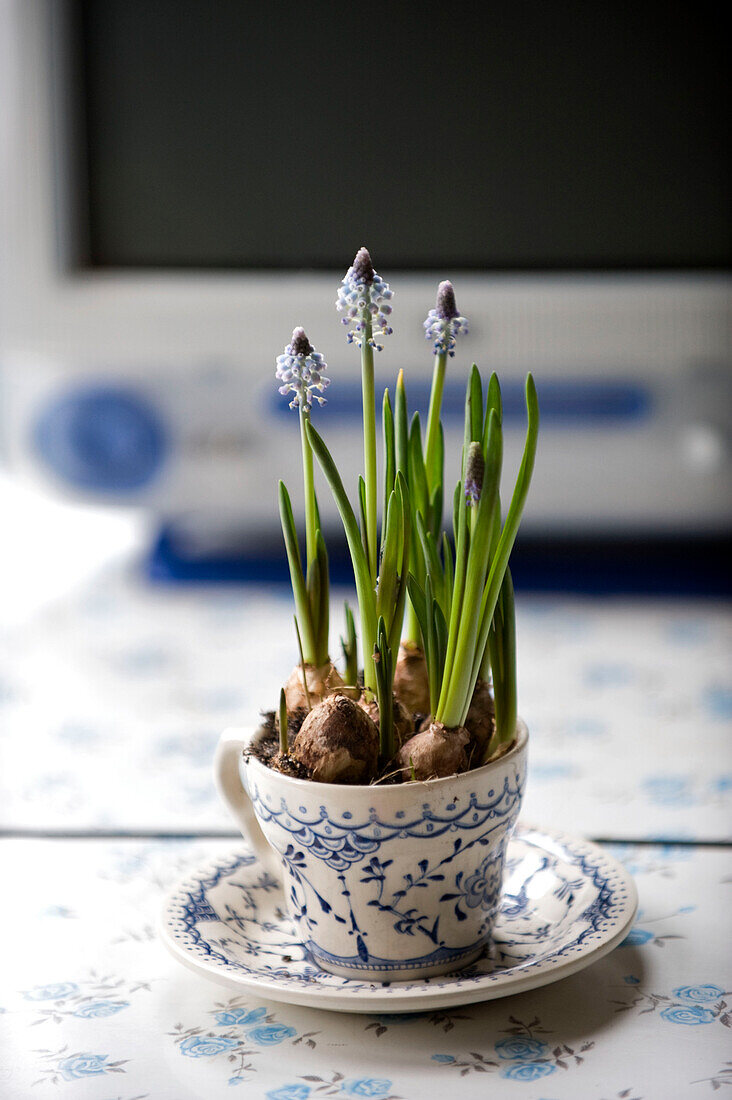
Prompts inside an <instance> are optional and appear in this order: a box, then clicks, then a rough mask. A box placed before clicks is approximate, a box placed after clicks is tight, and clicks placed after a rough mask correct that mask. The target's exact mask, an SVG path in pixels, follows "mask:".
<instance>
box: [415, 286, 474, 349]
mask: <svg viewBox="0 0 732 1100" xmlns="http://www.w3.org/2000/svg"><path fill="white" fill-rule="evenodd" d="M467 331H468V322H467V318H465V317H461V316H460V314H459V313H458V308H457V305H456V304H455V290H454V288H453V285H452V283H451V282H450V280H449V279H445V281H444V283H440V285H439V286H438V288H437V301H436V303H435V308H434V309H431V310H430V311H429V313H428V314H427V319H426V320H425V322H424V334H425V338H426V339H427V340H432V346H433V351H434V354H435V355H445V354H447V355H449V356H451V357H452V356H454V354H455V342H456V337H458V336H462V335H464V334H466V333H467Z"/></svg>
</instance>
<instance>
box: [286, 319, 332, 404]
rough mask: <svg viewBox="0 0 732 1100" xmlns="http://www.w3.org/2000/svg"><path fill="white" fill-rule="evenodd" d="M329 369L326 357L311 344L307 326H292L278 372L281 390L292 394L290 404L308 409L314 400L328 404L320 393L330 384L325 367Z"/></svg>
mask: <svg viewBox="0 0 732 1100" xmlns="http://www.w3.org/2000/svg"><path fill="white" fill-rule="evenodd" d="M324 370H327V364H326V362H325V359H324V358H323V356H322V355H321V354H320V352H319V351H316V350H315V348H314V347H313V346H312V344H311V343H310V341H309V340H308V338H307V336H306V335H305V329H304V328H300V327H299V326H298V328H296V329H293V332H292V339H291V340H290V343H289V344H288V345H287V347H286V348H285V350H284V352H283V353H282V355H278V356H277V367H276V369H275V376H276V377H277V378H278V379H279V381H280V382H282V385H281V386H280V387H279V392H280V393H281V394H282V396H283V397H285V396H287V395H288V394H292V400H291V401H290V408H291V409H295V408H297V407H298V406H299V407H300V408H302V409H304V410H305V411H306V412H309V411H310V408H311V407H312V403H313V401H314V400H315V401H317V402H318V404H319V405H325V403H326V401H325V398H324V397H321V396H320V394H321V393H322V392H323V390H324V389H326V388H327V386H328V385H329V384H330V379H329V378H326V377H325V375H324V374H323V371H324Z"/></svg>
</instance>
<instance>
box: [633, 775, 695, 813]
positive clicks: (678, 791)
mask: <svg viewBox="0 0 732 1100" xmlns="http://www.w3.org/2000/svg"><path fill="white" fill-rule="evenodd" d="M643 788H644V790H645V792H646V795H647V796H648V799H649V800H650V802H652V803H653V805H655V806H690V805H692V804H693V802H694V796H693V793H692V790H691V785H690V783H689V780H688V779H687V778H686V776H683V775H651V776H648V778H647V779H644V781H643Z"/></svg>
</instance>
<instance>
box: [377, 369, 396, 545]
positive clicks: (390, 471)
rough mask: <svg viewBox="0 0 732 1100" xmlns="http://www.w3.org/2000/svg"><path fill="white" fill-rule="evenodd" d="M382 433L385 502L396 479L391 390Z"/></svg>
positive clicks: (385, 404)
mask: <svg viewBox="0 0 732 1100" xmlns="http://www.w3.org/2000/svg"><path fill="white" fill-rule="evenodd" d="M381 434H382V438H383V441H384V502H386V501H388V499H389V497H390V496H391V494H392V492H393V491H394V479H395V477H396V444H395V439H394V415H393V413H392V411H391V400H390V398H389V391H388V390H384V400H383V403H382V411H381ZM385 538H386V536H385V534H384V525H383V523H382V529H381V552H382V553H383V552H384V540H385Z"/></svg>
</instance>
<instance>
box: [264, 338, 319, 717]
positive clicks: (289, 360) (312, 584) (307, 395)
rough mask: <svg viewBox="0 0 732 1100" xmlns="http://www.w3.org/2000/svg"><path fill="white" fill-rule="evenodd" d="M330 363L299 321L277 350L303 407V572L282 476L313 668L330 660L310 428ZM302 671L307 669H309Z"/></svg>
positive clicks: (295, 585) (302, 625)
mask: <svg viewBox="0 0 732 1100" xmlns="http://www.w3.org/2000/svg"><path fill="white" fill-rule="evenodd" d="M325 369H327V364H326V362H325V359H324V358H323V356H322V355H321V354H320V352H318V351H316V350H315V348H314V347H313V346H312V344H311V343H310V341H309V340H308V338H307V336H306V334H305V329H304V328H300V327H298V328H296V329H294V330H293V333H292V338H291V340H290V343H289V344H288V345H287V347H286V348H285V350H284V352H283V354H282V355H278V356H277V369H276V370H275V376H276V377H277V378H278V379H279V381H280V382H281V383H282V385H281V386H280V387H279V391H280V393H281V394H282V396H283V397H285V396H286V395H288V394H292V395H293V397H292V400H291V401H290V408H291V409H298V410H299V414H300V415H299V419H300V441H301V446H302V469H303V486H304V498H305V560H306V569H305V574H304V575H303V571H302V565H301V561H300V551H299V548H298V541H297V532H296V529H295V521H294V517H293V513H292V504H291V502H290V496H289V493H288V492H287V488H286V486H285V484H284V482H282V481H280V485H279V500H280V520H281V523H282V533H283V535H284V539H285V548H286V550H287V560H288V564H289V567H290V579H291V581H292V589H293V594H294V597H295V606H296V609H297V615H296V618H295V623H296V626H297V630H298V635H299V636H300V635H301V640H302V645H301V650H302V654H301V656H302V662H303V664H304V665H308V666H310V667H311V668H314V669H323V668H325V667H326V666H327V665H329V657H328V625H329V624H328V555H327V553H326V549H325V542H324V540H323V536H322V533H321V531H320V525H319V519H318V503H317V499H316V496H315V482H314V477H313V452H312V448H311V446H310V443H309V442H308V437H307V431H306V429H307V425H308V423H309V421H310V410H311V408H312V403H313V401H314V400H315V401H317V402H318V404H320V405H325V404H326V400H325V398H324V397H321V396H320V394H321V393H322V392H323V390H324V389H325V388H326V387H327V386H328V385H330V379H329V378H326V376H325V375H324V374H323V371H324V370H325ZM303 675H305V673H304V672H303ZM288 687H289V681H288ZM306 695H307V691H306ZM292 699H294V695H291V697H289V698H288V703H290V702H292Z"/></svg>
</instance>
